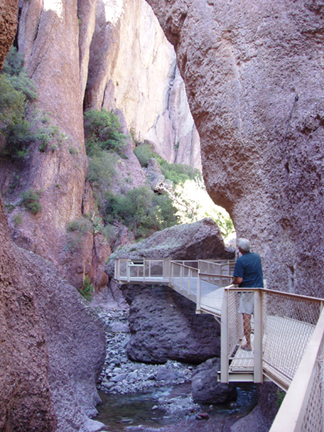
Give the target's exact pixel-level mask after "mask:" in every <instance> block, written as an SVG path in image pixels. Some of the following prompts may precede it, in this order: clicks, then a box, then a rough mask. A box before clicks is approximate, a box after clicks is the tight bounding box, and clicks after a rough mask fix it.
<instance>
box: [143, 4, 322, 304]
mask: <svg viewBox="0 0 324 432" xmlns="http://www.w3.org/2000/svg"><path fill="white" fill-rule="evenodd" d="M148 3H149V4H150V5H151V6H152V8H153V10H154V12H155V14H156V15H157V17H158V19H159V22H160V24H161V26H162V28H163V30H164V32H165V34H166V36H167V38H168V39H169V41H170V42H171V43H172V44H173V45H174V47H175V50H176V54H177V62H178V66H179V69H180V72H181V75H182V78H183V80H184V82H185V85H186V91H187V95H188V100H189V105H190V109H191V112H192V114H193V117H194V120H195V124H196V126H197V129H198V132H199V135H200V139H201V151H202V165H203V176H204V179H205V182H206V185H207V189H208V192H209V194H210V195H211V197H212V198H213V200H214V202H215V203H216V204H219V205H221V206H223V207H225V208H226V210H227V211H228V212H229V213H230V215H231V217H232V219H233V221H234V224H235V227H236V230H237V233H238V235H239V236H244V237H247V238H249V239H251V242H252V247H253V250H254V251H256V252H259V253H260V255H261V256H262V261H263V266H264V270H265V278H266V279H267V286H268V287H269V288H275V289H280V290H285V291H291V292H297V293H307V294H311V295H317V296H323V295H324V288H323V284H322V268H323V265H324V262H323V261H324V258H323V253H322V251H323V246H324V245H323V228H324V227H323V223H324V222H323V221H324V219H323V210H324V200H323V192H324V190H323V174H324V172H323V168H324V166H323V165H324V154H323V149H322V142H323V135H324V129H323V125H324V104H323V96H324V95H323V93H324V85H323V84H324V83H323V80H324V74H323V67H324V65H323V55H324V48H323V31H324V25H323V21H324V20H323V16H324V8H323V6H322V2H320V1H317V0H309V1H301V0H297V1H294V2H290V1H288V0H285V1H281V2H273V1H271V0H261V1H251V2H245V1H243V0H241V1H240V0H239V1H236V2H228V1H225V0H220V1H214V0H208V1H204V2H202V1H200V0H173V1H166V0H162V1H160V0H148Z"/></svg>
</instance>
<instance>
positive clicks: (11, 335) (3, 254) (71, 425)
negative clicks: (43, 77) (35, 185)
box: [0, 0, 105, 432]
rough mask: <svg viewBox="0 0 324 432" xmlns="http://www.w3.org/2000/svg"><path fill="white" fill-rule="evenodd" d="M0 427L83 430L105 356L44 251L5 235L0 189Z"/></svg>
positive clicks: (7, 26) (5, 31)
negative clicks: (18, 243)
mask: <svg viewBox="0 0 324 432" xmlns="http://www.w3.org/2000/svg"><path fill="white" fill-rule="evenodd" d="M0 12H1V13H0V40H1V48H0V59H1V60H0V62H1V61H3V59H4V58H5V56H6V54H7V52H8V50H9V47H10V45H11V43H12V41H13V38H14V35H15V31H16V24H17V23H16V17H17V2H16V1H7V0H6V4H5V5H4V1H0ZM0 334H1V338H0V342H1V343H0V400H1V403H0V429H1V430H2V431H12V430H15V431H26V432H28V431H35V430H37V431H41V430H46V431H56V430H59V431H62V432H63V431H64V432H68V431H71V432H72V431H77V430H83V431H85V432H86V431H89V430H92V431H94V430H98V429H100V427H101V425H100V424H98V422H95V421H92V420H90V419H89V417H88V416H92V415H94V414H95V412H96V410H95V404H96V403H97V402H98V400H99V398H98V395H97V392H96V387H95V383H96V380H97V377H98V374H99V373H100V370H101V367H102V365H103V361H104V359H105V335H104V330H103V328H102V325H101V323H100V322H98V318H96V317H94V316H93V314H92V313H91V311H89V308H87V307H86V305H85V304H84V301H82V299H81V298H80V295H79V294H78V293H77V292H76V290H75V288H73V287H72V286H70V285H69V284H68V283H67V282H66V281H63V280H62V278H61V276H60V275H59V273H58V272H57V270H56V269H55V268H54V267H53V266H52V265H51V264H50V263H48V262H47V261H45V260H44V259H43V258H41V257H38V256H36V255H34V254H32V253H30V252H27V251H26V250H24V249H19V248H18V247H17V246H16V245H15V244H13V243H12V241H11V239H10V232H9V227H8V223H7V216H6V214H5V211H4V206H3V202H2V198H1V197H0Z"/></svg>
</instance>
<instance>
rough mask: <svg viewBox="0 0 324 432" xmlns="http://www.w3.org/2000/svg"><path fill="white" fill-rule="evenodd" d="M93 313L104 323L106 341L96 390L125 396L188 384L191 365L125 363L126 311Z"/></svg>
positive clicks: (174, 362)
mask: <svg viewBox="0 0 324 432" xmlns="http://www.w3.org/2000/svg"><path fill="white" fill-rule="evenodd" d="M97 312H98V315H99V317H100V318H101V319H102V320H103V322H104V324H105V328H106V341H107V354H106V361H105V365H104V367H103V370H102V372H101V375H100V378H99V381H98V385H97V387H98V389H99V390H102V391H104V392H105V393H112V394H118V393H120V394H127V393H137V392H143V391H146V390H149V389H152V388H154V387H165V386H167V385H178V384H184V383H188V382H190V381H191V377H192V374H193V372H194V370H195V366H192V365H189V364H184V363H179V362H177V361H173V360H168V361H167V363H166V364H164V365H155V364H145V363H135V362H133V361H131V360H129V359H128V357H127V354H126V346H127V343H128V341H129V339H130V333H129V328H128V312H127V311H126V312H125V311H121V310H103V309H101V308H98V309H97Z"/></svg>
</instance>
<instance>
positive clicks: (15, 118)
mask: <svg viewBox="0 0 324 432" xmlns="http://www.w3.org/2000/svg"><path fill="white" fill-rule="evenodd" d="M25 100H26V97H25V95H24V94H23V93H22V92H19V91H17V90H15V89H14V88H13V86H12V85H11V83H10V81H9V80H8V79H7V78H6V77H5V76H4V75H1V74H0V122H1V123H2V124H3V125H4V126H1V130H2V133H4V132H5V130H6V127H7V126H9V125H16V124H18V123H20V122H21V121H22V120H23V117H24V114H25Z"/></svg>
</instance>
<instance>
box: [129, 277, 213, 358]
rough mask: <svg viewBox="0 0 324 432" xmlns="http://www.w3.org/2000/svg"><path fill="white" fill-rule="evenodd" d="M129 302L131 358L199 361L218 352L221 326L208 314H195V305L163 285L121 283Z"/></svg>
mask: <svg viewBox="0 0 324 432" xmlns="http://www.w3.org/2000/svg"><path fill="white" fill-rule="evenodd" d="M122 289H123V292H124V295H125V297H126V300H127V301H128V302H129V303H130V315H129V328H130V332H131V337H130V341H129V343H128V345H127V354H128V356H129V357H130V359H132V360H134V361H141V362H146V363H165V362H166V361H167V360H169V359H171V360H177V361H183V362H188V363H193V364H198V363H201V362H203V361H205V360H207V359H208V358H210V357H215V356H217V355H219V354H220V337H219V336H220V326H219V324H218V323H217V322H216V321H215V319H214V318H213V317H212V316H211V315H196V313H195V304H194V303H193V302H191V301H190V300H188V299H187V298H185V297H183V296H182V295H180V294H178V293H177V292H175V291H173V290H172V289H170V288H168V287H164V286H153V287H147V286H145V287H143V286H136V285H135V286H134V285H128V286H123V288H122Z"/></svg>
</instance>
